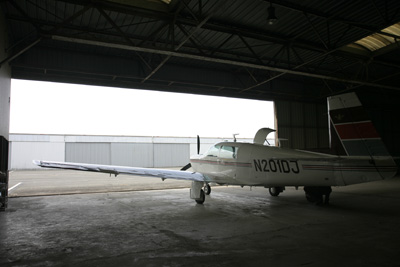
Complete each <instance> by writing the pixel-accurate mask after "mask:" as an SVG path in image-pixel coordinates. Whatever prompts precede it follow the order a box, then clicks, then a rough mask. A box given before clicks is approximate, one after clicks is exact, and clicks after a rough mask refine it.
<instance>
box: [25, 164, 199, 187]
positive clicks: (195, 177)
mask: <svg viewBox="0 0 400 267" xmlns="http://www.w3.org/2000/svg"><path fill="white" fill-rule="evenodd" d="M33 163H34V164H36V165H37V166H39V167H43V168H56V169H67V170H78V171H90V172H103V173H109V174H114V175H115V176H117V175H118V174H129V175H135V176H153V177H159V178H161V179H163V180H164V179H176V180H190V181H198V182H205V181H206V177H205V176H204V175H203V174H201V173H198V172H189V171H178V170H166V169H152V168H137V167H124V166H112V165H97V164H86V163H71V162H56V161H41V160H34V161H33Z"/></svg>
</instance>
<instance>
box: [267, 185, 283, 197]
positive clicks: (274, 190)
mask: <svg viewBox="0 0 400 267" xmlns="http://www.w3.org/2000/svg"><path fill="white" fill-rule="evenodd" d="M268 190H269V194H270V195H271V196H273V197H277V196H279V194H280V193H281V192H282V189H281V188H280V187H270V188H269V189H268Z"/></svg>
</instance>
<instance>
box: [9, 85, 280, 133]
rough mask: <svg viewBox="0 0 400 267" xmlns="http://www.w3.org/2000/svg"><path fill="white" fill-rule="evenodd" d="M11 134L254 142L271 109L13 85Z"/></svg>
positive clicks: (215, 100)
mask: <svg viewBox="0 0 400 267" xmlns="http://www.w3.org/2000/svg"><path fill="white" fill-rule="evenodd" d="M10 119H11V121H10V133H34V134H83V135H128V136H179V137H193V136H196V135H200V136H203V137H232V134H233V133H239V134H240V135H239V136H238V137H242V138H253V137H254V135H255V133H256V131H257V130H258V129H259V128H262V127H270V128H274V115H273V103H272V102H269V101H257V100H243V99H234V98H225V97H211V96H200V95H189V94H178V93H165V92H155V91H144V90H132V89H120V88H110V87H98V86H87V85H76V84H65V83H64V84H63V83H50V82H37V81H26V80H15V79H13V80H12V82H11V118H10Z"/></svg>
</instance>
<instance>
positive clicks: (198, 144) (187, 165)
mask: <svg viewBox="0 0 400 267" xmlns="http://www.w3.org/2000/svg"><path fill="white" fill-rule="evenodd" d="M199 154H200V136H197V155H199ZM190 167H192V164H190V163H188V164H186V165H185V166H183V167H182V169H181V171H186V170H187V169H189V168H190Z"/></svg>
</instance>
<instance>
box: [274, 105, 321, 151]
mask: <svg viewBox="0 0 400 267" xmlns="http://www.w3.org/2000/svg"><path fill="white" fill-rule="evenodd" d="M327 110H328V108H327V104H326V103H303V102H288V101H275V116H276V120H275V121H276V129H277V136H278V138H283V139H287V140H284V141H281V146H282V147H287V148H295V149H306V150H314V151H320V152H327V151H328V150H329V120H328V111H327Z"/></svg>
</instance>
